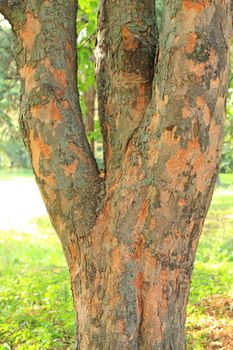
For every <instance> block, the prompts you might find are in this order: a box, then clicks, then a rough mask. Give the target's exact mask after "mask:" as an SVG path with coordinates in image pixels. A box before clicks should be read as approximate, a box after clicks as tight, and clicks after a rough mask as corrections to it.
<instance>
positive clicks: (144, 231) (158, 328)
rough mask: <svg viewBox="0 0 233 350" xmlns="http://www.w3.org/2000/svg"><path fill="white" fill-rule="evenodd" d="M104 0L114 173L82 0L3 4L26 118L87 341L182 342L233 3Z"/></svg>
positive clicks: (101, 59)
mask: <svg viewBox="0 0 233 350" xmlns="http://www.w3.org/2000/svg"><path fill="white" fill-rule="evenodd" d="M164 5H165V9H164V19H163V26H162V30H161V35H160V38H159V44H158V37H157V31H156V24H155V13H154V12H155V11H154V1H152V0H145V1H137V0H125V1H122V3H121V2H119V1H115V0H108V1H104V0H102V1H101V3H100V11H99V32H98V45H97V49H96V63H97V85H98V100H99V116H100V120H101V127H102V134H103V147H104V158H105V159H104V160H105V173H104V174H103V173H101V174H99V171H98V169H97V165H96V162H95V159H94V156H93V153H92V151H91V149H90V146H89V144H88V142H87V139H86V135H85V130H84V125H83V121H82V117H81V112H80V107H79V98H78V93H77V79H76V43H77V40H76V0H68V1H67V0H59V1H57V0H56V1H55V0H46V1H36V0H27V1H24V2H23V4H22V1H20V0H14V1H10V0H2V1H0V11H1V12H2V13H3V14H4V15H5V16H6V17H7V18H8V19H9V21H10V22H11V24H12V26H13V30H14V32H15V34H16V37H17V40H18V50H17V52H18V56H17V63H18V67H19V71H20V75H21V82H22V96H21V111H20V121H21V127H22V134H23V138H24V141H25V144H26V146H27V148H28V150H29V153H30V155H31V159H32V164H33V168H34V172H35V176H36V180H37V183H38V185H39V187H40V190H41V193H42V196H43V198H44V201H45V204H46V206H47V209H48V212H49V215H50V218H51V221H52V223H53V225H54V227H55V229H56V231H57V233H58V236H59V238H60V240H61V243H62V246H63V249H64V253H65V257H66V260H67V263H68V266H69V270H70V275H71V283H72V291H73V296H74V304H75V312H76V318H77V341H76V349H80V350H91V349H101V350H107V349H111V350H117V349H119V350H121V349H127V350H137V349H141V350H149V349H152V350H183V349H184V347H185V344H184V327H185V309H186V304H187V300H188V294H189V287H190V279H191V273H192V268H193V263H194V259H195V252H196V248H197V244H198V240H199V237H200V233H201V230H202V226H203V223H204V219H205V216H206V213H207V210H208V207H209V204H210V200H211V196H212V193H213V189H214V184H215V181H216V177H217V173H218V167H219V162H220V158H221V147H222V140H223V126H224V109H225V98H226V92H227V83H228V75H229V52H230V40H231V34H232V8H231V1H230V0H222V1H219V0H213V1H207V0H203V1H193V0H183V1H182V0H176V1H173V0H166V1H165V2H164Z"/></svg>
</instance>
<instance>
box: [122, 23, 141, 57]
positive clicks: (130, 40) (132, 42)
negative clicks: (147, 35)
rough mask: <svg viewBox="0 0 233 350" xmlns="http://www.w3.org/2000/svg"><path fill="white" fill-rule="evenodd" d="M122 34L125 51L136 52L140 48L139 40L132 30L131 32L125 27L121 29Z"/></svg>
mask: <svg viewBox="0 0 233 350" xmlns="http://www.w3.org/2000/svg"><path fill="white" fill-rule="evenodd" d="M121 34H122V39H123V47H124V49H125V50H127V51H130V50H136V48H137V47H138V39H137V38H135V36H134V34H133V32H131V30H129V28H128V27H127V26H125V25H124V26H122V27H121Z"/></svg>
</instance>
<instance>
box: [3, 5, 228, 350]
mask: <svg viewBox="0 0 233 350" xmlns="http://www.w3.org/2000/svg"><path fill="white" fill-rule="evenodd" d="M97 6H98V1H97V0H89V1H87V0H79V7H80V10H79V14H78V19H77V28H78V33H79V35H78V42H77V47H78V60H79V76H78V83H79V91H80V100H81V106H82V111H83V118H84V122H85V127H86V131H87V134H88V138H89V141H90V144H91V147H92V150H93V151H94V153H95V156H96V159H97V161H98V163H99V166H100V168H101V167H102V164H103V160H102V144H101V133H100V125H99V121H98V115H97V101H96V86H95V78H94V76H95V74H94V47H95V41H96V25H97V23H96V22H97V11H98V9H97ZM162 11H163V8H162V1H157V18H158V24H159V26H160V23H161V14H162ZM14 52H15V42H14V38H13V34H12V32H11V28H10V26H9V24H8V23H7V22H6V21H5V20H4V18H3V17H0V56H1V57H2V59H1V63H0V350H8V349H17V350H28V349H29V350H33V349H34V350H39V349H48V350H50V349H72V346H73V344H72V341H73V337H74V329H75V325H74V315H73V305H72V298H71V291H70V284H69V275H68V271H67V267H66V263H65V259H64V257H63V252H62V248H61V246H60V243H59V241H58V238H57V237H56V234H55V232H54V231H53V228H52V227H51V224H50V222H49V219H48V216H47V213H46V210H45V207H44V204H43V202H42V200H41V197H40V193H39V191H38V189H37V186H36V184H35V181H34V178H33V173H32V170H31V166H30V162H29V158H28V155H27V153H26V150H25V147H24V145H23V143H22V140H21V137H20V130H19V124H18V106H19V97H20V83H19V78H18V74H17V70H16V65H15V61H14ZM231 64H233V50H232V54H231ZM232 296H233V76H232V75H231V79H230V83H229V91H228V98H227V118H226V127H225V139H224V147H223V154H222V162H221V168H220V175H219V177H218V182H217V185H216V189H215V193H214V196H213V201H212V204H211V208H210V210H209V213H208V217H207V220H206V223H205V227H204V231H203V234H202V237H201V241H200V244H199V248H198V251H197V258H196V263H195V268H194V272H193V279H192V285H191V296H190V301H189V305H188V316H187V349H188V350H202V349H209V350H210V349H222V350H232V349H233V299H232Z"/></svg>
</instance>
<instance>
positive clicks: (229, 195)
mask: <svg viewBox="0 0 233 350" xmlns="http://www.w3.org/2000/svg"><path fill="white" fill-rule="evenodd" d="M232 179H233V178H232V176H231V175H230V176H228V174H226V175H225V174H223V175H221V177H220V181H221V182H223V181H226V182H225V183H223V185H224V186H223V187H224V188H223V187H217V188H216V190H215V193H214V196H213V200H212V204H211V207H210V210H209V212H208V216H207V218H206V222H205V226H204V230H203V233H202V236H201V239H200V242H199V246H198V250H197V254H196V261H195V267H194V271H193V275H192V284H191V294H190V298H189V305H188V310H187V313H188V317H187V329H188V337H187V340H188V347H187V349H188V350H204V349H207V347H208V349H226V350H228V349H229V350H230V349H232V348H233V347H232V346H233V344H232V343H230V344H229V345H228V347H227V346H226V347H224V346H223V343H222V342H221V339H223V338H224V337H223V336H220V337H219V339H220V340H218V341H217V340H216V339H215V338H214V339H212V337H214V336H213V335H212V336H211V329H212V328H213V326H214V325H215V326H216V325H217V326H216V328H218V329H219V332H220V334H221V330H222V332H223V329H224V328H225V329H227V327H226V325H228V327H229V328H230V329H229V331H228V332H229V334H228V335H227V337H230V336H231V334H232V332H233V322H232V320H231V317H230V315H228V314H226V313H224V314H223V315H221V312H222V311H223V310H222V307H221V310H219V309H218V307H217V306H216V300H217V301H221V303H222V304H224V302H223V301H224V300H228V299H230V300H232V297H233V188H232V187H229V186H228V187H227V184H228V185H229V184H230V183H232ZM206 304H208V305H209V304H210V305H209V306H206ZM230 305H231V304H230ZM230 307H232V305H231V306H230ZM209 309H212V310H214V311H215V312H216V315H215V316H213V312H212V313H211V312H209ZM223 325H224V327H223ZM215 332H216V331H215ZM212 343H213V345H211V344H212Z"/></svg>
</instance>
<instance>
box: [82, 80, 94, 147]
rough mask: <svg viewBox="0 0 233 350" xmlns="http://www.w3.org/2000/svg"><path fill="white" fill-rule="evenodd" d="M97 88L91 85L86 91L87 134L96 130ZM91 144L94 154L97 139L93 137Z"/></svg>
mask: <svg viewBox="0 0 233 350" xmlns="http://www.w3.org/2000/svg"><path fill="white" fill-rule="evenodd" d="M95 96H96V93H95V88H94V87H90V88H89V90H88V91H87V92H86V93H85V96H84V99H85V104H86V108H87V110H86V116H85V130H86V133H87V134H90V133H92V132H93V131H94V130H95ZM90 146H91V150H92V152H93V154H94V153H95V139H94V138H92V139H91V141H90Z"/></svg>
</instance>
